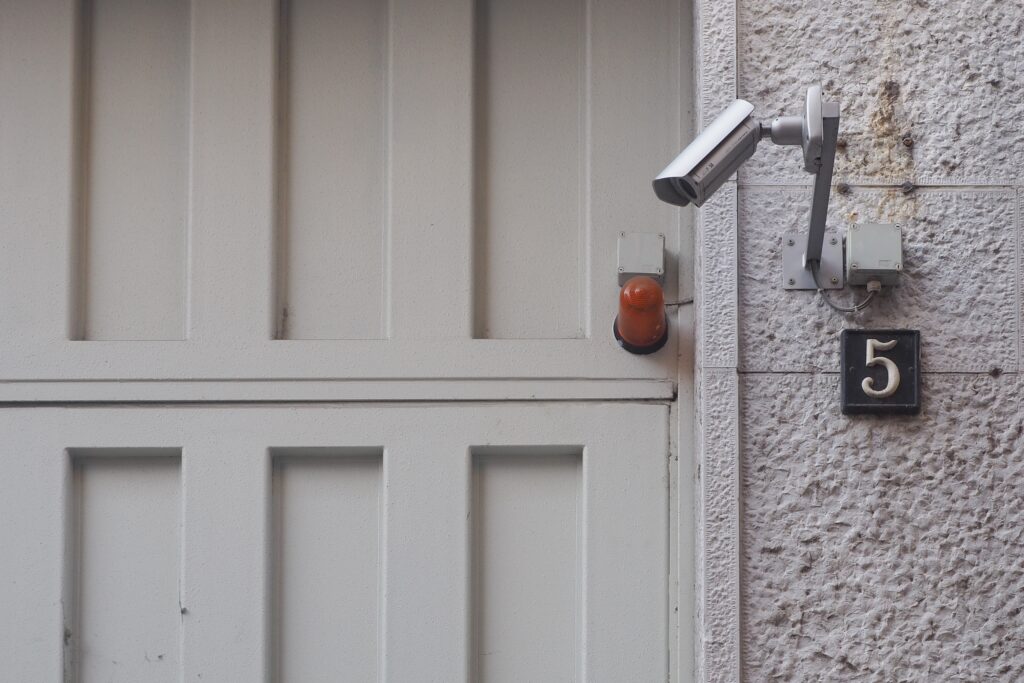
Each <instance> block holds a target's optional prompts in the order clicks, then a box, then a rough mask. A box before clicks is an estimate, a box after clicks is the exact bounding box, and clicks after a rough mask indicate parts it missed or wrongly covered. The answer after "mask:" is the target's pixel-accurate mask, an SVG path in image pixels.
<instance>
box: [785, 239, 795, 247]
mask: <svg viewBox="0 0 1024 683" xmlns="http://www.w3.org/2000/svg"><path fill="white" fill-rule="evenodd" d="M786 244H788V245H789V246H791V247H792V246H793V245H794V244H796V242H794V241H793V240H786Z"/></svg>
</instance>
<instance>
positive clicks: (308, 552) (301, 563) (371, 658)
mask: <svg viewBox="0 0 1024 683" xmlns="http://www.w3.org/2000/svg"><path fill="white" fill-rule="evenodd" d="M272 456H273V458H274V481H273V487H274V492H273V495H274V513H273V514H274V521H273V526H274V547H273V553H274V567H273V584H274V601H273V602H274V611H273V614H272V621H273V627H272V628H273V630H274V635H275V643H274V652H273V656H274V658H275V660H276V661H275V666H274V680H275V681H280V682H282V683H283V682H287V681H304V682H307V681H308V683H316V682H317V681H325V682H326V681H337V680H339V679H340V680H350V681H375V680H378V676H379V662H380V647H379V642H378V641H379V637H378V636H379V633H380V620H379V611H380V531H381V523H380V516H381V453H380V451H379V450H378V451H376V452H373V451H369V452H368V451H367V450H365V449H344V448H311V449H288V448H284V449H275V450H274V451H273V452H272Z"/></svg>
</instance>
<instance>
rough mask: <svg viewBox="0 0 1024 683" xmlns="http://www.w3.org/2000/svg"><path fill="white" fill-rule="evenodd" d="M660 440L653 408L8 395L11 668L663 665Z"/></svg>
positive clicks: (594, 674) (47, 674) (1, 534)
mask: <svg viewBox="0 0 1024 683" xmlns="http://www.w3.org/2000/svg"><path fill="white" fill-rule="evenodd" d="M667 430H668V408H667V406H662V405H653V404H650V405H636V404H634V405H629V404H534V405H522V404H520V405H512V406H510V405H478V406H471V405H450V406H443V407H442V406H428V405H413V404H409V405H396V404H388V405H381V406H378V407H375V408H369V407H354V406H345V407H339V406H307V407H259V408H257V407H194V408H190V407H180V408H157V407H152V408H148V407H135V408H78V409H56V408H24V409H7V410H5V411H3V412H0V432H2V433H4V434H6V435H8V437H9V438H8V439H7V441H6V443H5V444H4V446H3V450H4V452H3V454H2V457H3V462H4V463H5V467H6V471H5V474H6V475H7V476H5V477H4V478H2V479H0V543H2V544H3V547H6V548H19V549H21V550H23V552H17V553H5V554H3V555H2V557H0V576H3V577H4V578H5V580H4V582H3V583H2V584H0V604H3V605H4V606H5V609H6V610H7V613H8V615H9V618H5V619H4V620H0V659H2V660H3V661H4V662H5V671H6V673H5V675H10V676H11V677H12V680H32V681H40V682H44V681H54V682H56V681H61V680H63V678H62V676H63V675H64V671H65V669H66V671H67V673H68V675H71V676H77V679H75V680H80V681H92V680H108V679H111V677H113V680H179V678H180V677H181V676H184V678H185V680H198V678H199V675H200V674H201V675H202V679H203V680H217V681H241V680H246V681H250V680H251V681H259V680H268V679H269V680H274V681H317V680H339V679H340V680H384V681H396V682H398V681H416V682H419V681H438V682H451V681H468V680H473V681H521V680H556V679H557V680H579V681H627V680H628V681H656V680H666V678H667V665H668V650H669V642H668V633H669V611H670V608H669V605H670V600H669V586H668V573H667V572H668V566H669V548H670V538H669V519H668V515H669V509H670V505H669V499H670V493H671V492H670V491H669V489H668V482H669V480H670V477H669V465H670V460H669V457H668V432H667ZM62 634H64V635H63V636H62ZM179 648H180V649H179Z"/></svg>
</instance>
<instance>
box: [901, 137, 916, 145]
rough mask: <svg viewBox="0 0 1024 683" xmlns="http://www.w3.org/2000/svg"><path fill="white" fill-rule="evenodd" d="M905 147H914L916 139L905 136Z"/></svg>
mask: <svg viewBox="0 0 1024 683" xmlns="http://www.w3.org/2000/svg"><path fill="white" fill-rule="evenodd" d="M903 146H904V147H913V146H914V138H912V137H910V136H909V135H907V136H905V137H904V138H903Z"/></svg>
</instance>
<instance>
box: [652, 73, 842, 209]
mask: <svg viewBox="0 0 1024 683" xmlns="http://www.w3.org/2000/svg"><path fill="white" fill-rule="evenodd" d="M753 112H754V105H752V104H750V102H747V101H746V100H736V101H734V102H733V103H732V104H730V105H729V106H728V107H727V108H726V110H725V111H723V112H722V113H721V114H719V115H718V116H717V117H716V118H715V120H714V121H712V122H711V124H710V125H709V126H708V127H707V128H705V129H704V130H703V131H702V132H701V133H700V135H698V136H697V137H696V138H695V139H694V141H693V142H691V143H690V144H689V145H687V147H686V149H684V150H683V151H682V152H681V153H680V154H679V156H677V157H676V158H675V160H674V161H673V162H672V163H670V164H669V165H668V166H667V167H665V170H664V171H662V172H661V173H660V174H659V175H658V177H657V178H655V179H654V193H655V194H656V195H658V199H661V200H662V201H664V202H668V203H669V204H675V205H676V206H686V205H687V204H690V203H691V202H692V203H693V204H694V205H696V206H702V205H703V204H704V202H706V201H707V200H708V199H710V198H711V195H713V194H714V193H715V191H716V190H717V189H718V188H720V187H721V186H722V184H723V183H724V182H725V181H726V180H728V179H729V177H730V176H732V174H733V173H735V172H736V170H737V169H739V167H740V166H742V165H743V162H744V161H746V160H747V159H749V158H750V157H752V156H753V155H754V152H755V151H757V143H758V142H759V141H761V140H762V139H764V138H770V139H771V141H772V142H773V143H775V144H777V145H800V146H801V147H803V152H804V169H805V170H806V171H807V172H808V173H818V171H819V169H820V168H821V160H822V144H823V135H824V118H825V114H826V113H827V114H829V115H832V114H834V119H835V122H836V126H838V119H839V106H838V105H837V104H835V103H832V102H829V103H823V102H822V99H821V86H820V85H815V86H811V87H810V88H809V89H808V90H807V100H806V104H805V108H804V114H803V116H780V117H777V118H776V119H775V120H773V121H772V122H770V123H759V122H758V121H757V120H756V119H755V118H754V116H753ZM834 151H835V150H834V149H833V150H832V153H833V155H834ZM829 178H830V182H831V167H830V168H829Z"/></svg>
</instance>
